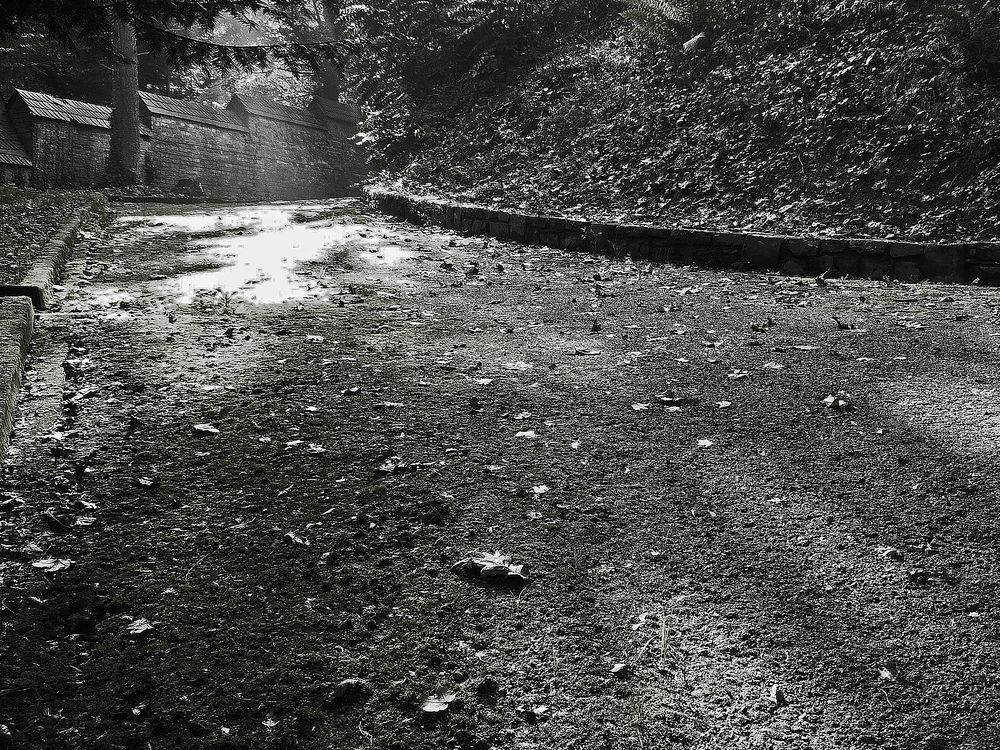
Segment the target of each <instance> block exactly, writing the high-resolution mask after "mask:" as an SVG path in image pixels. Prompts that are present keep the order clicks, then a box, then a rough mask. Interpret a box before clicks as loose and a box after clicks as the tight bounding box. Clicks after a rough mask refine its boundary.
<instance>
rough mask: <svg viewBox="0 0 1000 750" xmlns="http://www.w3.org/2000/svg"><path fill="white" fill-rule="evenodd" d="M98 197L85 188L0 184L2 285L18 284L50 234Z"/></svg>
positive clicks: (0, 269)
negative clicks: (2, 185) (41, 188)
mask: <svg viewBox="0 0 1000 750" xmlns="http://www.w3.org/2000/svg"><path fill="white" fill-rule="evenodd" d="M95 199H99V196H98V194H97V193H93V192H88V191H85V190H21V189H18V188H9V187H0V284H16V283H18V282H19V281H20V280H21V279H22V277H23V276H24V274H25V272H26V271H27V270H28V266H30V265H31V261H32V260H33V259H34V257H35V254H36V253H37V252H38V251H39V250H40V249H41V248H42V245H44V244H45V242H46V241H47V240H48V239H49V237H51V236H52V235H53V234H54V233H55V232H56V231H57V230H58V229H59V228H60V227H61V226H62V225H63V224H65V223H66V221H67V219H68V218H69V217H71V216H72V215H73V214H74V212H76V211H77V210H78V209H80V208H83V207H84V206H88V205H90V204H92V203H93V202H94V201H95Z"/></svg>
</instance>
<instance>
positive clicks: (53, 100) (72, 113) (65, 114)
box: [7, 89, 150, 137]
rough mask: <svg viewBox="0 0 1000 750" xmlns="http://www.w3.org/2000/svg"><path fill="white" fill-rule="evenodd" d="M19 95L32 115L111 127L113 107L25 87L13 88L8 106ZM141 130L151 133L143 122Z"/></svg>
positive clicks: (106, 128)
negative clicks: (65, 97)
mask: <svg viewBox="0 0 1000 750" xmlns="http://www.w3.org/2000/svg"><path fill="white" fill-rule="evenodd" d="M140 96H141V94H140ZM17 97H20V99H21V101H23V102H24V106H25V107H27V109H28V112H29V113H30V114H31V116H32V117H39V118H41V119H43V120H59V121H61V122H72V123H76V124H77V125H86V126H88V127H91V128H103V129H104V130H110V129H111V107H105V106H103V105H100V104H91V103H90V102H79V101H76V100H75V99H60V98H59V97H58V96H51V95H49V94H42V93H40V92H38V91H25V90H24V89H14V90H13V92H12V93H11V95H10V99H9V100H8V102H7V104H8V106H10V104H12V103H13V102H14V99H15V98H17ZM139 132H140V133H141V134H142V135H144V136H147V137H148V136H149V135H150V131H149V128H147V127H146V126H145V125H142V124H140V125H139Z"/></svg>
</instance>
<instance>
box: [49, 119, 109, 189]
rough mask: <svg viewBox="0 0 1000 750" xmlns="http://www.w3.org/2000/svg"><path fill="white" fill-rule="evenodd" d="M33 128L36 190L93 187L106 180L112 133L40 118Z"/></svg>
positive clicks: (102, 129)
mask: <svg viewBox="0 0 1000 750" xmlns="http://www.w3.org/2000/svg"><path fill="white" fill-rule="evenodd" d="M33 125H34V134H33V135H34V137H33V139H32V140H33V142H34V148H33V150H32V161H34V164H35V166H34V178H33V179H32V182H33V183H34V185H35V187H90V186H91V185H93V184H95V183H97V182H100V180H101V179H102V178H103V177H104V175H105V173H106V172H107V169H108V148H109V145H110V143H111V131H110V130H105V129H104V128H92V127H88V126H85V125H77V124H75V123H71V122H61V121H58V120H42V119H37V118H36V119H34V120H33Z"/></svg>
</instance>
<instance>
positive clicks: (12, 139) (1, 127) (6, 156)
mask: <svg viewBox="0 0 1000 750" xmlns="http://www.w3.org/2000/svg"><path fill="white" fill-rule="evenodd" d="M31 166H32V165H31V158H30V157H29V156H28V152H27V151H25V150H24V145H23V144H22V143H21V139H20V138H18V136H17V133H16V132H14V126H13V125H12V124H11V122H10V118H8V117H7V106H6V102H5V101H4V98H3V96H0V185H16V186H18V187H25V186H27V185H28V184H29V183H30V181H31Z"/></svg>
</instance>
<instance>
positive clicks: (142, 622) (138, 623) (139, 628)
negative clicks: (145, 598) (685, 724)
mask: <svg viewBox="0 0 1000 750" xmlns="http://www.w3.org/2000/svg"><path fill="white" fill-rule="evenodd" d="M152 629H153V623H151V622H150V621H149V620H147V619H146V618H145V617H140V618H139V619H138V620H133V621H132V622H131V623H129V624H128V625H127V626H126V627H125V630H127V631H128V633H129V635H142V634H143V633H145V632H146V631H147V630H152Z"/></svg>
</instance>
